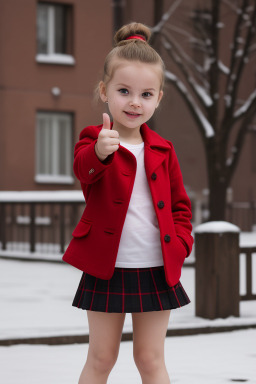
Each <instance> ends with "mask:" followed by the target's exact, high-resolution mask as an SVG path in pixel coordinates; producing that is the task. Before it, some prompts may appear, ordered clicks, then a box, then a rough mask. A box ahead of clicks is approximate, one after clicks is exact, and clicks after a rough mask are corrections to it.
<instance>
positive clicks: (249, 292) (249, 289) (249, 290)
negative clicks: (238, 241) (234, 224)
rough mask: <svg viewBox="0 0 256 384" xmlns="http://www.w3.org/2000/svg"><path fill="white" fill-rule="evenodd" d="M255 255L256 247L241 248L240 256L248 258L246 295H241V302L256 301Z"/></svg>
mask: <svg viewBox="0 0 256 384" xmlns="http://www.w3.org/2000/svg"><path fill="white" fill-rule="evenodd" d="M253 253H255V254H256V247H240V255H241V254H245V258H246V259H245V260H246V261H245V263H246V267H245V274H246V294H245V295H240V300H256V294H255V293H253ZM255 278H256V276H254V279H255Z"/></svg>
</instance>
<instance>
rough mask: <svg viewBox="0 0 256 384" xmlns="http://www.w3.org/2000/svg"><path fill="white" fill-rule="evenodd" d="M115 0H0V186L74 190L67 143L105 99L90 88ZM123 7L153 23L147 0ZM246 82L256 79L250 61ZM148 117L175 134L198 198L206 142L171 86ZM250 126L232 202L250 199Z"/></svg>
mask: <svg viewBox="0 0 256 384" xmlns="http://www.w3.org/2000/svg"><path fill="white" fill-rule="evenodd" d="M114 3H115V2H112V1H106V0H95V1H94V2H89V1H86V0H84V1H81V0H54V1H46V0H40V1H36V0H8V1H6V0H0V7H1V12H0V31H1V33H0V55H1V62H0V164H1V178H0V190H2V191H10V190H15V191H21V190H35V191H38V190H40V191H41V190H44V191H45V190H48V191H49V190H77V189H80V185H79V182H78V180H76V178H75V176H74V174H73V169H72V164H73V149H74V144H75V142H76V141H77V140H78V136H79V133H80V131H81V130H82V128H83V127H85V126H87V125H90V124H100V123H101V122H102V112H104V111H105V106H103V105H101V103H100V102H99V103H98V104H95V103H94V102H93V94H94V89H95V87H96V85H97V82H98V81H99V80H100V79H101V70H102V67H103V62H104V58H105V56H106V54H107V53H108V51H109V50H110V48H111V46H112V36H113V20H114V11H115V10H114ZM116 3H117V2H116ZM169 3H170V2H168V1H165V2H163V5H164V7H163V9H164V10H166V9H167V8H168V4H169ZM193 3H194V4H197V3H201V2H200V1H199V2H198V1H194V2H193ZM122 12H123V21H124V22H130V21H140V22H143V23H146V24H148V25H149V26H153V25H154V23H155V15H154V2H153V1H152V2H149V1H145V0H140V1H135V0H127V1H123V9H122ZM222 49H225V45H224V46H223V48H222ZM166 59H167V58H166ZM247 80H248V81H254V82H255V69H254V70H253V66H252V71H251V76H250V78H248V79H247ZM246 84H247V83H246V82H245V83H244V87H245V88H246ZM152 124H153V125H154V129H155V130H156V131H157V132H158V133H159V134H160V135H161V136H163V137H165V138H166V139H169V140H171V141H173V143H174V146H175V149H176V152H177V154H178V158H179V161H180V165H181V169H182V173H183V178H184V184H185V186H186V188H187V190H188V191H189V192H191V193H192V192H193V193H194V196H196V197H197V198H199V199H203V195H204V192H205V190H207V174H206V165H205V153H204V147H203V144H202V141H201V137H200V134H199V132H198V130H197V128H196V126H195V123H194V121H193V119H192V117H191V115H190V113H189V111H188V109H187V107H186V105H185V103H184V101H183V99H182V98H181V96H180V95H179V94H178V92H177V91H176V90H175V89H174V88H173V87H172V86H171V85H167V87H166V90H165V96H164V99H163V101H162V103H161V107H160V108H159V110H158V111H157V114H156V117H155V118H154V121H153V122H152ZM255 125H256V123H255V124H251V126H250V127H248V134H247V135H246V139H245V144H244V147H243V152H242V156H241V159H240V162H239V165H238V167H237V170H236V173H235V175H234V178H233V180H232V185H231V190H230V191H231V195H232V199H233V200H235V201H248V200H250V201H253V200H254V201H255V200H256V157H255V156H256V154H255V145H256V128H255Z"/></svg>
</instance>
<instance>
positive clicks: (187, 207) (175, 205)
mask: <svg viewBox="0 0 256 384" xmlns="http://www.w3.org/2000/svg"><path fill="white" fill-rule="evenodd" d="M167 141H168V143H169V144H170V146H171V154H170V159H169V173H170V184H171V194H172V217H173V221H174V226H175V230H176V233H177V236H178V237H179V239H180V240H181V242H182V243H183V245H184V246H185V247H186V249H187V255H186V257H188V256H189V255H190V253H191V251H192V246H193V242H194V239H193V237H192V236H191V231H192V224H191V222H190V220H191V219H192V210H191V201H190V199H189V197H188V195H187V193H186V190H185V187H184V184H183V177H182V173H181V170H180V165H179V162H178V158H177V155H176V153H175V150H174V147H173V144H172V143H171V142H170V141H169V140H167Z"/></svg>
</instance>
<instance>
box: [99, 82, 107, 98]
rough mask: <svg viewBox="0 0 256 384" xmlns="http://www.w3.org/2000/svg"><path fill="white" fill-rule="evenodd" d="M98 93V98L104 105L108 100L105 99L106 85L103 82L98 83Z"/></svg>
mask: <svg viewBox="0 0 256 384" xmlns="http://www.w3.org/2000/svg"><path fill="white" fill-rule="evenodd" d="M99 92H100V98H101V100H102V101H103V103H106V101H107V100H108V98H107V89H106V85H105V83H104V82H103V81H101V82H100V83H99Z"/></svg>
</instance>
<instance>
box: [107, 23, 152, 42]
mask: <svg viewBox="0 0 256 384" xmlns="http://www.w3.org/2000/svg"><path fill="white" fill-rule="evenodd" d="M134 35H137V36H141V37H142V38H144V39H145V41H146V42H147V43H148V42H149V39H150V36H151V31H150V29H149V28H148V27H147V26H146V25H144V24H141V23H130V24H127V25H124V26H123V27H122V28H120V29H119V30H118V31H117V32H116V34H115V36H114V42H115V45H118V44H119V43H120V42H122V41H127V42H128V41H129V42H130V41H135V40H136V39H134V40H126V39H127V37H130V36H134ZM137 41H141V40H140V39H137Z"/></svg>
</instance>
